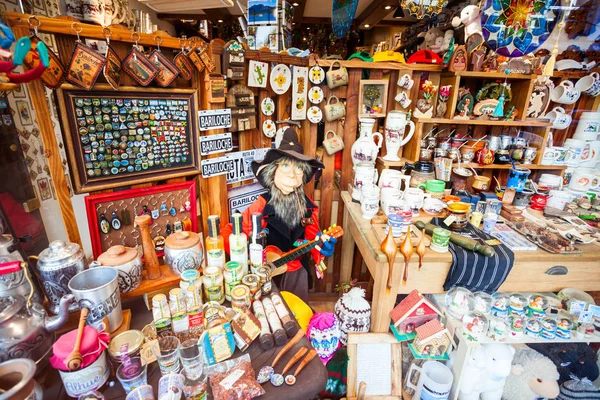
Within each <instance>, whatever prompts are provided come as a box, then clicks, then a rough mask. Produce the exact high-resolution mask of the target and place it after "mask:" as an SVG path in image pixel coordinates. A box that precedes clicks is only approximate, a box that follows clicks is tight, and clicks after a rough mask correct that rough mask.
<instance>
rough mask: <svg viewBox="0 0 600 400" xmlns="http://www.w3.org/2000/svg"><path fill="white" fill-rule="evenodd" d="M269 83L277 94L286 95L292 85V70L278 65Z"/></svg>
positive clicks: (272, 72) (273, 70) (272, 71)
mask: <svg viewBox="0 0 600 400" xmlns="http://www.w3.org/2000/svg"><path fill="white" fill-rule="evenodd" d="M269 82H270V83H271V88H272V89H273V91H274V92H275V93H276V94H284V93H285V92H287V91H288V89H289V88H290V85H291V84H292V71H290V68H289V67H288V66H287V65H285V64H277V65H276V66H275V68H273V69H272V70H271V75H270V78H269Z"/></svg>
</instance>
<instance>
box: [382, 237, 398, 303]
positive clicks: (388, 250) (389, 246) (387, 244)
mask: <svg viewBox="0 0 600 400" xmlns="http://www.w3.org/2000/svg"><path fill="white" fill-rule="evenodd" d="M381 251H382V252H383V254H385V255H386V256H387V259H388V278H387V285H386V290H385V291H386V293H389V292H390V290H391V289H392V271H393V270H394V259H395V258H396V254H398V249H397V248H396V242H394V234H393V233H392V226H391V225H388V234H387V236H386V237H385V238H384V239H383V242H381Z"/></svg>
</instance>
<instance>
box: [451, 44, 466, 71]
mask: <svg viewBox="0 0 600 400" xmlns="http://www.w3.org/2000/svg"><path fill="white" fill-rule="evenodd" d="M467 63H468V56H467V50H466V49H465V46H457V47H456V49H455V50H454V54H452V59H451V60H450V64H449V65H448V71H451V72H460V71H466V70H467Z"/></svg>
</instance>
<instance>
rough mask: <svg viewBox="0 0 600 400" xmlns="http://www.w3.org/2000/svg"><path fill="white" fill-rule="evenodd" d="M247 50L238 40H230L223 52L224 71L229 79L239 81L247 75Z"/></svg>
mask: <svg viewBox="0 0 600 400" xmlns="http://www.w3.org/2000/svg"><path fill="white" fill-rule="evenodd" d="M244 60H245V50H244V46H242V44H241V43H240V42H238V41H237V40H230V41H229V42H227V43H226V44H225V48H224V51H223V71H225V75H227V78H228V79H231V80H234V81H236V80H237V81H239V80H243V79H244V75H245V70H246V69H245V65H244Z"/></svg>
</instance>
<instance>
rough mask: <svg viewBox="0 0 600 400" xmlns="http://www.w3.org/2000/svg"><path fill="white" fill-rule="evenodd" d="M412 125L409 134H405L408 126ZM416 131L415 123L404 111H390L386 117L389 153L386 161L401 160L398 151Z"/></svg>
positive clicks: (386, 140) (386, 139)
mask: <svg viewBox="0 0 600 400" xmlns="http://www.w3.org/2000/svg"><path fill="white" fill-rule="evenodd" d="M407 125H408V126H409V127H410V130H409V131H408V135H406V137H405V136H404V133H405V130H406V126H407ZM414 133H415V124H414V122H412V121H411V120H409V119H408V114H407V113H406V112H404V111H396V110H395V111H390V112H389V113H388V115H387V118H386V119H385V146H386V149H387V154H386V155H385V156H384V157H383V159H384V160H386V161H400V157H398V151H399V150H400V147H402V146H404V145H405V144H406V143H407V142H408V141H409V140H410V139H411V138H412V136H413V134H414Z"/></svg>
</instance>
